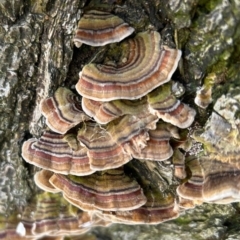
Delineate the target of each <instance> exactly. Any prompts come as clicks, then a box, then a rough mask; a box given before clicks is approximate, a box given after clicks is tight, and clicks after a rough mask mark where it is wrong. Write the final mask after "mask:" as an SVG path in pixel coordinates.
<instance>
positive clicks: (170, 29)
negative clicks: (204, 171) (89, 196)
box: [0, 0, 240, 240]
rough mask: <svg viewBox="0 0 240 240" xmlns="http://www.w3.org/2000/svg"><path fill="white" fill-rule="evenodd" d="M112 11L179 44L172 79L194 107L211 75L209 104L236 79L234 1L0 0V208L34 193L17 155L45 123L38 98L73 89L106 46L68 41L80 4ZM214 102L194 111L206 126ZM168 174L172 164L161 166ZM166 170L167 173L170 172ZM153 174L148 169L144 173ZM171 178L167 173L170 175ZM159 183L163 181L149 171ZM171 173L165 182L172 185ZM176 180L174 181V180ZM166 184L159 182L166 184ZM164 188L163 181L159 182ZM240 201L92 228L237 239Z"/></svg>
mask: <svg viewBox="0 0 240 240" xmlns="http://www.w3.org/2000/svg"><path fill="white" fill-rule="evenodd" d="M86 7H89V8H99V7H100V8H103V9H108V10H111V11H112V12H114V13H115V14H116V15H118V16H120V17H122V18H123V19H124V20H125V21H126V22H128V23H129V24H130V25H131V26H133V27H134V28H135V29H136V32H139V31H143V30H146V29H154V30H157V31H159V32H160V33H161V35H162V40H163V43H165V44H167V45H169V46H174V45H175V44H174V42H175V43H176V45H177V46H176V47H177V48H179V49H182V50H183V59H182V62H181V64H180V68H179V69H180V70H179V71H177V73H176V74H175V75H174V79H175V80H178V81H180V82H181V83H183V85H184V86H185V87H186V94H185V95H184V101H185V102H187V103H188V104H190V105H191V106H193V107H194V108H195V109H197V107H196V106H194V103H193V99H194V97H195V93H196V89H197V87H199V86H201V84H202V81H203V80H204V78H205V77H206V76H207V75H208V74H211V73H215V74H216V76H217V77H216V81H215V86H216V87H215V90H214V92H213V97H214V102H215V101H216V100H217V98H218V97H220V96H221V94H223V93H227V92H228V90H229V89H230V87H231V86H236V85H239V81H240V70H239V54H240V49H239V39H240V38H239V35H240V28H239V27H238V26H240V25H239V24H240V10H239V9H240V1H239V0H232V1H227V0H218V1H214V0H212V1H205V0H178V1H176V0H170V1H165V0H164V1H160V0H151V1H143V0H128V1H121V0H120V1H118V0H116V1H114V0H105V1H104V0H102V1H100V0H99V1H97V0H92V1H87V0H71V1H70V0H63V1H55V0H49V1H47V0H42V1H30V0H26V1H24V0H22V1H21V0H19V1H17V0H14V1H10V0H9V1H8V0H5V1H1V3H0V49H1V53H0V54H1V58H0V113H1V114H0V139H1V140H0V151H1V153H0V183H1V184H0V213H2V214H6V213H7V215H10V214H11V213H12V212H14V213H21V210H22V208H23V207H24V206H25V205H26V204H27V203H28V201H29V200H30V199H31V197H32V196H33V195H34V193H35V192H36V191H37V190H36V188H35V187H34V183H33V181H32V176H33V173H34V169H33V168H32V167H31V166H29V165H27V164H26V163H24V161H23V160H22V158H21V157H20V151H21V144H22V142H23V141H24V140H25V139H27V138H29V136H30V134H31V135H33V136H36V137H37V136H40V134H41V132H42V131H44V129H45V124H44V119H42V117H41V115H40V114H39V102H40V100H41V99H43V98H45V97H47V96H50V95H51V94H52V93H53V92H54V91H55V90H56V88H57V87H58V86H61V85H65V86H68V87H70V88H72V89H73V88H74V84H75V83H76V82H77V80H78V72H79V71H80V69H81V67H82V66H83V65H84V64H86V63H87V62H89V61H90V60H91V59H93V58H94V56H95V54H98V55H97V60H99V61H100V60H101V57H102V56H104V53H105V52H106V51H107V50H108V49H107V48H91V47H88V46H83V47H82V48H81V49H76V48H74V47H73V43H72V36H73V33H74V29H75V28H76V26H77V21H78V20H79V19H80V16H81V13H82V11H83V9H84V8H86ZM212 108H213V106H212V105H210V106H209V108H208V109H207V110H206V111H200V110H199V112H198V117H197V121H196V123H195V124H199V125H200V126H203V125H204V124H205V122H206V120H207V119H208V116H209V115H210V114H211V111H212ZM159 169H160V170H159V171H160V172H161V171H162V172H163V170H164V171H165V170H166V171H167V172H165V176H163V178H164V179H168V178H169V179H172V175H171V166H170V164H166V165H163V166H162V165H161V166H159ZM168 171H169V172H168ZM148 174H150V175H151V172H150V170H149V173H148ZM169 176H170V177H169ZM153 178H154V179H155V180H156V181H159V182H161V179H160V180H159V179H157V177H156V176H154V177H153ZM169 179H168V180H167V181H166V182H168V183H169ZM171 184H172V185H174V184H175V182H174V180H173V181H172V182H171ZM163 185H164V184H163ZM163 187H165V185H164V186H163ZM239 209H240V208H239V205H238V204H233V205H226V206H218V205H207V204H206V205H202V206H199V207H197V208H196V209H194V210H191V211H187V212H186V213H183V214H182V216H181V217H180V218H178V219H177V220H174V221H170V222H167V223H163V224H160V225H158V226H134V227H133V226H124V225H114V226H111V227H109V228H106V229H104V228H96V229H93V231H92V233H91V234H92V235H94V236H97V237H98V239H114V240H117V239H119V240H120V239H129V240H134V239H138V240H139V239H141V240H143V239H185V238H186V237H187V238H189V239H239V237H238V234H237V231H238V228H237V225H238V223H239V214H238V212H239Z"/></svg>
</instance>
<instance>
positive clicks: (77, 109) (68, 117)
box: [40, 87, 90, 134]
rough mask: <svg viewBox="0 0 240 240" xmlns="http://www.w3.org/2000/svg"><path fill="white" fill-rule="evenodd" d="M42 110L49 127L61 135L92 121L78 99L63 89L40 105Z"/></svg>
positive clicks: (59, 89)
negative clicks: (80, 124) (87, 121)
mask: <svg viewBox="0 0 240 240" xmlns="http://www.w3.org/2000/svg"><path fill="white" fill-rule="evenodd" d="M40 110H41V112H42V114H43V116H44V117H45V118H46V124H47V125H48V127H49V128H50V129H51V130H52V131H54V132H57V133H60V134H64V133H66V132H67V131H68V130H69V129H71V128H72V127H74V126H76V125H77V124H79V123H80V122H83V121H86V120H89V119H90V118H89V117H88V116H87V115H86V114H85V113H84V112H83V111H82V107H81V102H80V101H79V100H78V97H77V96H76V95H75V94H74V93H72V92H71V91H70V90H69V89H67V88H63V87H60V88H58V89H57V91H56V92H55V93H54V95H53V97H49V98H46V99H44V100H43V101H42V102H41V104H40Z"/></svg>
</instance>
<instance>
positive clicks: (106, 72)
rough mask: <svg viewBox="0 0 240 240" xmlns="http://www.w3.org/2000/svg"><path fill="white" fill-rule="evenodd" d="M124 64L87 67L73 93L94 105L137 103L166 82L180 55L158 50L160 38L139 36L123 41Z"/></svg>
mask: <svg viewBox="0 0 240 240" xmlns="http://www.w3.org/2000/svg"><path fill="white" fill-rule="evenodd" d="M123 44H125V45H127V47H126V48H127V49H128V55H127V56H126V59H127V60H126V62H124V63H122V62H121V63H119V64H118V65H117V66H112V65H100V64H94V63H90V64H87V65H85V66H84V67H83V69H82V71H81V73H80V79H79V81H78V83H77V84H76V89H77V91H78V93H79V94H80V95H82V96H83V97H86V98H89V99H92V100H96V101H111V100H116V99H131V100H133V99H137V98H140V97H142V96H144V95H146V94H147V93H149V92H150V91H152V90H153V89H154V88H156V87H158V86H160V85H162V84H164V83H166V82H168V81H169V80H170V79H171V76H172V74H173V73H174V71H175V70H176V68H177V65H178V61H179V59H180V57H181V51H180V50H176V49H169V48H167V47H161V45H160V34H159V33H158V32H155V31H151V32H142V33H139V34H137V35H136V37H135V38H133V39H129V40H127V41H125V42H124V43H123Z"/></svg>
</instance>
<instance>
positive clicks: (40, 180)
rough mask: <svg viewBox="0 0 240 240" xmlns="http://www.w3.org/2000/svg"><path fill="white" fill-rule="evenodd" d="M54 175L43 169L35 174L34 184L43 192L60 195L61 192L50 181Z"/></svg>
mask: <svg viewBox="0 0 240 240" xmlns="http://www.w3.org/2000/svg"><path fill="white" fill-rule="evenodd" d="M53 174H54V172H51V171H48V170H45V169H42V170H41V171H39V172H36V173H35V174H34V182H35V184H36V185H37V186H38V187H39V188H41V189H42V190H43V191H46V192H51V193H58V192H60V191H59V190H58V189H56V188H55V187H53V185H52V184H51V183H50V182H49V179H50V177H51V176H52V175H53Z"/></svg>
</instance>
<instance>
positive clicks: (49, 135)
mask: <svg viewBox="0 0 240 240" xmlns="http://www.w3.org/2000/svg"><path fill="white" fill-rule="evenodd" d="M22 157H23V158H24V160H25V161H26V162H28V163H30V164H33V165H35V166H37V167H40V168H43V169H47V170H50V171H53V172H57V173H62V174H75V175H88V174H91V173H93V172H94V171H93V170H92V169H91V168H90V163H89V158H88V156H87V149H86V148H85V147H83V146H79V149H78V150H76V151H75V150H73V149H72V148H71V147H70V146H69V144H68V142H66V140H65V139H64V135H59V134H57V133H54V132H50V131H46V132H45V133H44V134H43V135H42V136H41V138H40V139H39V140H37V139H35V138H31V139H29V140H28V141H26V142H24V144H23V146H22Z"/></svg>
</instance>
